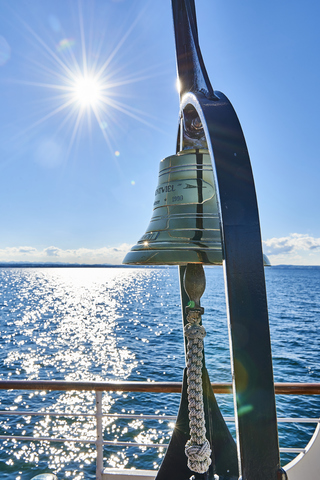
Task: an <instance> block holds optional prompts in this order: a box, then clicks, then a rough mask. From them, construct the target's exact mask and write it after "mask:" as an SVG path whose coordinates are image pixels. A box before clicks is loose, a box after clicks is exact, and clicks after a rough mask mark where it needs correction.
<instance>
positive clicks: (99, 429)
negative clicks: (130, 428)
mask: <svg viewBox="0 0 320 480" xmlns="http://www.w3.org/2000/svg"><path fill="white" fill-rule="evenodd" d="M96 422H97V441H96V449H97V462H96V480H102V469H103V432H102V392H100V391H98V392H96Z"/></svg>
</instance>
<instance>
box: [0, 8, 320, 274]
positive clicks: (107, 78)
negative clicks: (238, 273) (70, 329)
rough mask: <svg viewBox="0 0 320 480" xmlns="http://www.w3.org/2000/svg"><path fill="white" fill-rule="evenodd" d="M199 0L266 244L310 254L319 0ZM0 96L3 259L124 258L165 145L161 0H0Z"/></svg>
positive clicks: (170, 90)
mask: <svg viewBox="0 0 320 480" xmlns="http://www.w3.org/2000/svg"><path fill="white" fill-rule="evenodd" d="M13 7H14V8H13ZM196 7H197V16H198V28H199V36H200V45H201V49H202V53H203V57H204V61H205V64H206V67H207V70H208V73H209V77H210V79H211V83H212V85H213V88H214V89H216V90H220V91H222V92H223V93H224V94H226V95H227V96H228V98H229V99H230V101H231V102H232V104H233V106H234V107H235V110H236V112H237V114H238V117H239V119H240V122H241V125H242V128H243V131H244V134H245V137H246V141H247V145H248V149H249V154H250V158H251V162H252V167H253V172H254V177H255V183H256V189H257V196H258V203H259V209H260V221H261V230H262V237H263V241H264V251H265V253H267V254H268V255H269V257H270V259H271V261H272V263H273V264H282V263H288V264H304V265H320V223H319V213H318V210H319V207H320V188H319V177H320V175H319V143H318V139H319V126H320V118H319V110H320V109H319V107H320V95H319V85H320V69H319V43H320V42H319V40H320V30H319V27H318V19H319V18H320V11H319V10H320V4H319V3H318V2H315V1H311V0H306V1H305V2H304V3H303V4H302V3H301V2H298V1H296V0H290V1H289V0H283V1H281V2H279V1H277V2H276V1H272V0H271V1H269V2H259V3H258V2H256V1H253V0H247V1H245V2H239V1H238V0H230V1H222V0H198V1H196ZM92 76H93V77H95V78H96V79H97V77H98V78H99V80H98V81H97V80H95V83H93V85H92V87H91V90H92V89H93V93H85V94H84V88H83V84H85V85H86V84H87V83H88V82H89V80H88V78H91V77H92ZM90 81H91V80H90ZM83 96H86V99H87V100H88V96H89V100H88V102H87V103H90V101H92V102H93V103H94V97H96V96H98V97H99V98H98V100H96V101H95V102H96V103H94V106H93V107H92V106H87V105H86V106H85V101H84V99H83ZM0 106H1V108H0V215H1V216H0V218H1V235H0V261H46V262H47V261H54V262H56V261H63V262H79V263H105V262H107V263H120V262H121V260H122V258H123V256H124V255H125V253H126V251H127V250H128V249H129V248H130V246H131V245H133V244H135V243H136V241H137V240H138V239H139V238H140V236H141V235H142V234H143V233H144V232H145V229H146V227H147V225H148V223H149V220H150V218H151V213H152V205H153V197H154V191H155V188H156V186H157V181H158V166H159V162H160V160H161V159H162V158H164V157H166V156H168V155H171V154H173V153H174V152H175V142H176V132H177V122H178V111H179V98H178V93H177V90H176V64H175V50H174V36H173V25H172V14H171V3H170V1H169V0H97V1H92V0H91V1H83V2H81V1H80V2H78V1H75V0H69V1H62V0H58V1H57V0H54V1H51V0H46V1H45V2H44V1H42V0H31V1H22V0H15V1H14V2H12V1H4V0H0Z"/></svg>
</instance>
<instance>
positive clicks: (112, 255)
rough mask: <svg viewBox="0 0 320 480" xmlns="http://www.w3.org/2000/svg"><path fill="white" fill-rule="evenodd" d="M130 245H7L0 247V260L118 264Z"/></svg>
mask: <svg viewBox="0 0 320 480" xmlns="http://www.w3.org/2000/svg"><path fill="white" fill-rule="evenodd" d="M130 248H131V245H128V244H126V243H123V244H122V245H117V246H116V247H102V248H97V249H90V248H78V249H67V250H63V249H61V248H58V247H55V246H50V247H46V248H44V249H43V250H38V249H36V248H34V247H8V248H4V249H0V262H34V263H36V262H45V263H54V262H60V263H80V264H82V263H83V264H104V263H108V264H111V265H119V264H121V263H122V260H123V258H124V256H125V255H126V253H127V252H128V251H129V250H130Z"/></svg>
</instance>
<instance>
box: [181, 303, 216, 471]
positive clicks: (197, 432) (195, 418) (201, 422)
mask: <svg viewBox="0 0 320 480" xmlns="http://www.w3.org/2000/svg"><path fill="white" fill-rule="evenodd" d="M190 303H194V302H190ZM200 312H201V310H200V309H197V308H193V309H191V308H189V312H188V316H187V322H188V323H187V325H186V326H185V328H184V333H185V336H186V337H187V339H188V345H187V384H188V389H187V393H188V409H189V427H190V440H188V442H187V443H186V446H185V453H186V455H187V457H188V467H189V468H190V470H192V471H193V472H197V473H205V472H207V471H208V469H209V467H210V465H211V448H210V443H209V441H208V440H207V438H206V426H205V417H204V406H203V393H202V359H203V353H202V352H203V339H204V337H205V336H206V331H205V329H204V327H203V326H202V325H200V322H201V313H200Z"/></svg>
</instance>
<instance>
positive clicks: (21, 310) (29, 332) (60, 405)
mask: <svg viewBox="0 0 320 480" xmlns="http://www.w3.org/2000/svg"><path fill="white" fill-rule="evenodd" d="M0 274H2V284H3V285H4V295H5V297H6V298H5V302H6V308H4V310H2V311H1V314H2V317H1V318H2V324H3V325H4V328H3V337H2V344H1V350H0V354H1V359H2V361H3V369H2V371H1V374H0V377H2V378H18V379H19V378H21V379H45V380H49V379H53V380H59V379H61V380H62V379H63V380H70V381H71V380H72V381H74V380H77V381H87V380H88V381H89V380H94V381H100V380H101V381H107V380H125V379H130V380H136V379H139V380H151V377H149V376H146V375H149V374H150V367H149V366H148V365H149V363H152V356H153V355H154V352H155V351H156V350H157V351H158V350H159V348H163V346H161V344H160V345H158V346H156V345H155V344H154V340H153V339H154V336H155V334H156V336H157V337H161V336H162V335H164V334H165V335H166V336H167V338H169V339H170V335H171V334H173V333H174V332H175V329H176V328H178V330H179V333H180V334H181V335H182V333H181V332H180V318H178V320H177V322H176V323H177V326H176V325H173V324H170V322H169V321H168V318H167V316H166V315H164V313H163V315H162V317H161V320H162V321H161V322H159V320H158V315H159V314H160V315H161V314H162V312H164V309H163V306H162V305H161V303H162V302H161V299H160V300H159V299H157V295H158V294H159V291H158V288H159V287H158V286H157V279H158V278H159V273H157V272H156V271H153V270H151V269H150V270H135V271H133V270H131V269H90V268H86V269H77V268H74V269H65V268H51V269H24V270H19V269H16V270H11V271H10V275H9V271H5V270H3V271H0ZM162 275H163V273H162ZM0 280H1V277H0ZM7 282H9V283H7ZM6 285H7V289H6ZM153 287H156V288H155V289H153ZM153 291H154V295H153ZM177 295H178V292H177ZM151 297H153V298H152V299H151ZM150 300H152V308H151V309H150V306H151V305H150V303H149V302H150ZM178 302H179V297H178V296H177V299H176V304H177V305H176V306H177V312H178V313H180V312H179V305H178ZM150 310H151V314H150ZM157 310H158V311H157ZM155 312H157V313H155ZM168 335H169V337H168ZM174 343H175V340H174ZM181 354H183V347H182V344H181ZM169 364H170V360H169ZM152 370H153V371H154V373H155V375H157V374H159V373H160V372H162V371H163V370H164V366H163V365H158V364H157V363H156V364H155V368H154V369H152ZM145 371H146V372H148V373H147V374H145V373H144V372H145ZM157 371H159V372H158V373H157ZM181 371H182V369H181ZM160 375H162V373H160ZM137 376H138V377H137ZM144 401H145V407H146V408H147V409H149V410H150V407H151V405H152V404H150V399H149V398H148V399H147V400H144ZM137 403H138V404H140V406H141V412H140V413H142V412H143V410H144V404H143V402H140V401H139V394H134V395H133V394H131V393H124V392H115V393H104V395H103V412H104V413H109V412H111V413H113V412H119V411H122V412H124V413H133V412H135V408H136V407H134V408H132V407H133V406H134V405H137ZM1 404H2V405H1V409H18V410H19V411H20V410H26V415H23V416H21V417H20V416H18V417H16V418H15V419H13V420H12V419H10V420H9V419H8V420H6V419H2V420H1V422H0V428H1V433H8V434H13V433H14V434H16V435H27V436H34V437H40V436H41V437H50V436H51V437H59V438H78V439H95V435H96V430H95V428H96V425H95V419H94V418H92V417H81V416H80V417H76V418H70V417H64V416H59V417H55V416H50V417H49V416H45V417H31V416H28V415H27V410H28V408H31V407H32V410H33V411H39V412H44V411H45V412H52V413H54V412H55V413H64V414H68V413H69V414H70V413H77V414H81V413H85V412H86V413H94V408H95V395H94V392H78V391H70V392H37V391H35V392H19V391H14V392H11V393H10V394H8V395H7V396H6V397H5V396H2V398H1ZM30 405H31V407H30ZM176 405H178V401H176ZM157 406H158V405H157V404H156V403H155V407H154V410H153V412H152V410H151V413H154V411H155V410H157V408H156V407H157ZM151 408H152V407H151ZM149 413H150V411H149ZM163 413H164V412H163ZM174 413H176V412H174ZM156 426H157V428H156ZM171 428H172V427H168V425H167V422H165V425H163V428H162V426H161V428H160V429H159V422H158V421H152V422H151V423H150V421H144V420H138V421H131V422H128V420H125V421H124V420H123V419H119V418H115V417H105V418H103V429H104V432H105V433H104V434H105V439H108V440H109V439H112V440H114V439H118V440H121V441H134V440H137V441H139V442H141V443H146V444H148V443H153V442H157V441H158V440H159V436H162V435H163V436H164V439H166V440H165V441H166V442H167V441H168V440H169V435H170V430H171ZM157 432H158V433H157ZM162 441H164V440H162ZM145 450H146V447H140V448H136V447H135V448H127V447H123V448H120V449H119V447H118V448H114V447H110V448H109V447H108V452H109V455H108V457H107V459H106V461H107V464H108V465H109V466H116V467H120V466H126V465H128V462H129V458H135V455H138V453H137V452H139V451H140V452H142V451H145ZM161 450H163V449H161ZM162 455H163V452H162V451H158V452H157V451H154V452H152V454H151V457H150V459H151V460H152V458H153V460H152V462H153V463H152V464H153V465H154V467H155V466H156V465H158V463H157V462H155V460H154V458H155V457H157V456H158V458H159V461H160V458H161V457H162ZM147 456H148V452H147ZM1 458H6V466H7V468H8V472H11V473H13V472H14V473H16V472H17V470H18V468H20V466H21V468H22V469H23V470H24V469H26V466H27V471H29V472H31V471H32V472H33V471H34V472H37V473H38V472H39V469H40V468H43V467H44V466H45V468H48V469H51V471H54V472H56V473H57V472H63V474H64V475H65V477H66V478H72V479H81V480H82V479H84V478H86V479H87V478H88V479H90V478H94V470H95V466H94V464H95V458H96V450H95V447H94V445H90V444H87V445H86V446H85V448H84V446H83V445H80V444H77V443H71V442H67V441H66V442H65V443H50V444H49V443H48V442H44V441H43V442H40V443H39V442H36V441H34V442H28V443H24V442H17V441H5V442H3V444H2V449H1V450H0V459H1ZM43 459H45V460H43ZM154 462H155V463H154ZM86 466H87V467H88V468H89V470H88V469H87V467H86ZM21 468H20V469H21ZM137 468H138V467H137ZM91 475H93V476H92V477H91ZM8 478H10V476H9V477H8ZM22 480H24V477H22Z"/></svg>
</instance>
